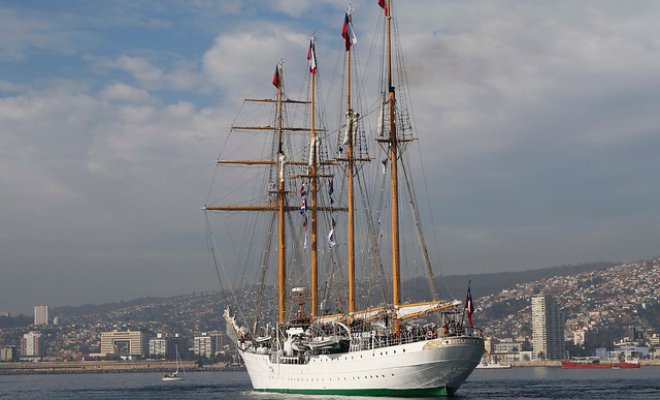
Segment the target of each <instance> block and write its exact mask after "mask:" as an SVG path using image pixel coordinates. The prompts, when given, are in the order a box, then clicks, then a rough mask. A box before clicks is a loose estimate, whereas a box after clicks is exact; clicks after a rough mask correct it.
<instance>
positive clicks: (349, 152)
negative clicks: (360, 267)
mask: <svg viewBox="0 0 660 400" xmlns="http://www.w3.org/2000/svg"><path fill="white" fill-rule="evenodd" d="M347 15H348V23H349V24H350V23H351V22H352V21H351V9H350V6H349V9H348V11H347ZM345 40H346V41H347V46H346V125H347V127H346V129H347V131H348V143H346V158H347V161H348V165H347V171H346V174H347V175H348V182H347V192H348V193H347V195H348V216H347V217H348V218H347V219H348V312H349V313H352V312H354V311H355V286H354V285H355V226H354V223H355V218H354V205H353V166H354V161H353V127H352V126H351V124H352V123H353V109H352V108H351V43H350V40H351V39H350V38H345Z"/></svg>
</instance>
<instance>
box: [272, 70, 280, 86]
mask: <svg viewBox="0 0 660 400" xmlns="http://www.w3.org/2000/svg"><path fill="white" fill-rule="evenodd" d="M280 83H281V82H280V68H279V67H278V66H277V65H276V66H275V73H274V74H273V86H275V87H276V88H278V89H279V88H280Z"/></svg>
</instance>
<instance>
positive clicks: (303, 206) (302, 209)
mask: <svg viewBox="0 0 660 400" xmlns="http://www.w3.org/2000/svg"><path fill="white" fill-rule="evenodd" d="M305 212H307V200H305V199H303V201H302V203H300V214H305Z"/></svg>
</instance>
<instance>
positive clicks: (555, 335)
mask: <svg viewBox="0 0 660 400" xmlns="http://www.w3.org/2000/svg"><path fill="white" fill-rule="evenodd" d="M532 346H533V348H534V353H533V355H534V358H537V359H538V358H545V359H548V360H561V359H562V358H564V318H563V315H562V312H561V310H560V309H559V307H558V306H557V302H556V301H555V299H554V298H553V297H552V296H546V295H541V296H535V297H532Z"/></svg>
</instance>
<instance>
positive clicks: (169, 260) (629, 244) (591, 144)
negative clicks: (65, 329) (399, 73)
mask: <svg viewBox="0 0 660 400" xmlns="http://www.w3.org/2000/svg"><path fill="white" fill-rule="evenodd" d="M376 3H377V2H376V0H369V1H366V0H365V1H362V0H354V1H353V2H352V7H353V8H354V9H355V10H356V12H355V14H354V24H355V30H356V34H357V35H358V40H359V42H358V46H357V51H358V52H362V53H361V54H362V57H363V59H366V58H367V52H368V51H369V45H370V39H369V38H368V35H370V34H371V33H373V32H374V28H375V27H376V26H377V25H376V24H377V20H378V18H382V12H381V10H380V9H379V8H378V6H377V4H376ZM346 6H347V2H344V1H331V0H314V1H312V0H273V1H258V0H247V1H238V0H236V1H233V0H225V1H222V0H221V1H210V0H209V1H207V0H194V1H188V2H183V1H159V2H153V1H140V0H138V1H123V0H117V1H112V0H108V1H103V2H89V1H83V0H80V1H75V0H64V1H57V2H53V1H30V0H27V1H25V0H22V1H9V0H5V1H0V204H2V206H1V207H0V227H1V228H0V311H9V312H12V313H13V314H17V313H20V312H25V313H31V311H32V307H33V306H34V305H35V304H49V305H51V306H61V305H78V304H84V303H103V302H109V301H119V300H129V299H133V298H137V297H142V296H169V295H176V294H185V293H190V292H193V291H201V290H215V289H217V281H216V280H215V271H214V269H213V265H212V264H211V262H210V257H209V253H208V251H207V248H206V241H205V232H204V217H203V214H202V213H201V212H200V210H199V209H200V207H201V206H202V205H203V204H204V202H205V199H206V196H207V193H208V190H209V185H210V182H211V181H212V179H213V174H214V168H215V167H214V163H213V161H214V160H215V159H216V157H217V156H218V153H219V152H220V150H221V148H222V145H223V140H224V139H225V137H226V133H227V131H228V128H229V126H230V125H231V122H232V120H233V119H234V117H235V115H236V113H237V111H238V109H239V107H240V100H241V99H242V98H243V97H247V96H250V95H252V94H255V93H257V94H263V93H265V95H267V96H268V95H271V94H272V86H270V79H271V77H272V73H273V69H274V65H275V63H276V62H277V61H278V60H280V59H284V60H285V63H286V64H285V65H286V66H287V69H288V70H289V71H292V72H294V73H295V72H301V71H304V69H305V68H306V62H307V60H306V59H305V56H306V50H307V43H308V40H309V35H310V34H311V33H312V32H315V34H316V36H317V38H318V40H317V52H318V57H319V68H320V69H321V70H323V68H325V71H327V72H325V75H324V76H326V77H328V76H329V75H330V72H329V71H330V70H331V69H332V68H333V66H334V64H335V62H336V60H337V57H338V54H341V49H342V46H343V42H342V39H341V37H340V36H339V34H340V30H341V24H342V22H343V11H344V8H345V7H346ZM395 10H396V12H397V18H398V24H399V25H398V26H399V33H400V38H401V43H402V46H403V49H404V54H405V56H406V67H407V71H408V76H409V78H410V89H409V90H410V93H411V97H412V102H413V104H414V106H415V110H414V113H415V123H416V125H415V131H416V133H417V136H418V137H420V140H424V145H423V146H421V148H420V150H419V151H420V153H419V154H420V155H419V157H420V158H422V159H423V160H424V163H425V181H426V183H427V187H428V199H425V201H428V203H429V204H431V205H432V207H433V209H434V212H433V215H434V217H433V225H434V227H433V229H434V231H435V232H436V236H437V237H436V242H435V245H434V247H435V248H436V249H437V251H438V253H439V254H440V256H439V257H440V259H441V261H438V263H437V264H438V265H436V268H437V270H438V272H439V273H442V274H456V273H481V272H498V271H512V270H523V269H534V268H541V267H547V266H552V265H562V264H573V263H581V262H593V261H632V260H638V259H645V258H650V257H652V256H655V255H658V254H659V252H658V247H659V246H658V245H659V241H660V240H659V238H660V201H658V199H659V198H660V184H659V183H660V182H659V179H660V178H659V174H658V169H660V73H659V72H658V71H660V24H658V23H657V21H658V20H659V19H660V3H658V2H656V1H651V0H649V1H629V2H620V1H606V0H602V1H581V2H575V1H553V2H542V1H527V2H520V1H505V0H495V1H489V2H483V1H463V0H462V1H452V0H443V1H438V0H419V1H414V2H413V1H405V2H404V1H401V2H400V5H398V3H397V4H396V5H395ZM436 261H437V260H436Z"/></svg>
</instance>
